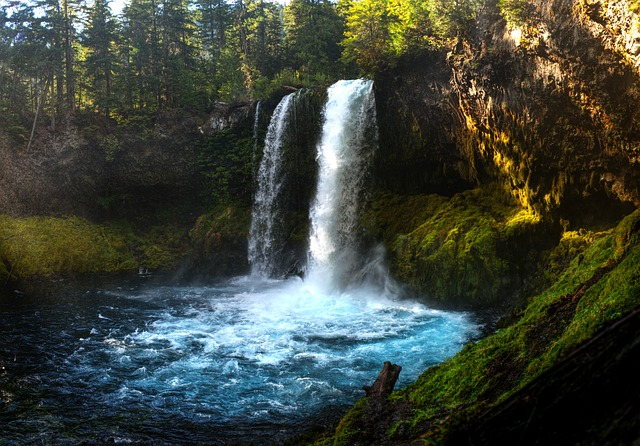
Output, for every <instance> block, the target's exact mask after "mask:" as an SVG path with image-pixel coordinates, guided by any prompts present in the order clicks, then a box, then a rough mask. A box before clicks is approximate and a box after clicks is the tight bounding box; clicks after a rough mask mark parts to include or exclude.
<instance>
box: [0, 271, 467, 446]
mask: <svg viewBox="0 0 640 446" xmlns="http://www.w3.org/2000/svg"><path fill="white" fill-rule="evenodd" d="M323 288H324V287H323ZM477 329H478V327H477V325H476V324H475V323H474V321H473V319H472V317H471V316H470V315H469V314H465V313H455V312H453V313H452V312H442V311H436V310H432V309H429V308H427V307H425V306H424V305H422V304H420V303H417V302H413V301H406V300H394V299H389V298H384V297H380V296H378V295H376V294H375V293H371V292H368V291H367V290H365V289H356V290H352V291H350V292H337V291H336V292H327V291H320V288H317V287H314V286H313V284H311V283H306V282H303V281H302V280H300V279H298V278H296V279H292V280H288V281H264V280H256V279H254V278H248V277H242V278H236V279H233V280H229V281H224V282H220V283H217V284H213V285H208V286H159V285H149V284H145V283H142V282H140V283H128V284H127V283H122V284H119V285H112V286H105V287H87V286H84V287H83V286H73V287H71V286H70V287H56V291H53V292H49V293H42V294H41V295H16V296H13V297H10V298H4V299H2V300H0V336H1V339H2V342H1V344H0V367H1V369H0V389H1V390H0V434H1V435H0V439H1V440H0V444H34V443H39V444H78V443H80V442H82V441H84V442H87V443H89V444H96V443H103V442H104V443H106V442H110V443H114V442H115V443H123V444H202V443H208V444H224V443H226V442H242V443H249V442H251V441H253V442H256V443H257V444H265V443H264V441H263V440H264V439H265V438H266V439H268V440H269V441H267V443H268V442H270V441H276V442H277V441H279V440H282V439H285V438H287V437H288V436H290V435H293V434H295V433H297V431H298V430H300V429H304V428H307V427H308V426H309V423H310V421H309V420H316V421H317V420H318V418H319V414H322V413H325V414H326V413H327V412H329V413H336V414H337V413H340V411H342V410H343V408H344V407H345V406H346V405H349V404H353V403H354V402H355V401H356V400H357V399H359V398H361V397H363V396H364V392H363V391H362V390H361V388H362V386H363V385H370V384H371V383H372V382H373V381H374V380H375V378H376V376H377V374H378V373H379V371H380V369H381V367H382V364H383V362H384V361H391V362H394V363H397V364H399V365H401V366H403V370H402V373H401V374H400V381H399V383H398V386H404V385H406V384H408V383H410V382H411V381H413V380H415V379H416V378H417V376H418V375H419V373H421V372H422V371H424V370H425V369H426V368H427V367H429V366H431V365H434V364H437V363H439V362H441V361H443V360H444V359H446V358H447V357H449V356H451V355H453V354H455V353H456V352H457V351H458V350H459V349H460V348H461V347H462V346H463V344H464V343H465V342H467V341H468V340H469V339H470V338H471V337H473V336H475V335H476V334H477Z"/></svg>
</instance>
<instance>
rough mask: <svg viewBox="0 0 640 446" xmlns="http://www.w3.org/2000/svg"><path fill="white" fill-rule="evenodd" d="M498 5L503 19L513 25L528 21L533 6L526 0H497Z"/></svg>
mask: <svg viewBox="0 0 640 446" xmlns="http://www.w3.org/2000/svg"><path fill="white" fill-rule="evenodd" d="M498 7H499V8H500V13H501V14H502V16H503V17H504V19H505V20H506V21H507V22H508V23H510V24H513V25H515V26H523V25H525V24H526V23H528V22H530V21H531V19H532V17H533V14H534V12H535V7H534V6H533V5H532V4H531V3H529V1H528V0H499V1H498Z"/></svg>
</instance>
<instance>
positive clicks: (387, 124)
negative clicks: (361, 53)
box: [377, 0, 640, 227]
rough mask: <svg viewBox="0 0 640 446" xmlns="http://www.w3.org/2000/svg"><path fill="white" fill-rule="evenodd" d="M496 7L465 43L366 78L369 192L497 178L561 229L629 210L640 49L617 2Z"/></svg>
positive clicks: (637, 198)
mask: <svg viewBox="0 0 640 446" xmlns="http://www.w3.org/2000/svg"><path fill="white" fill-rule="evenodd" d="M495 3H496V2H493V4H492V2H489V3H488V4H487V6H486V7H485V8H484V9H483V10H482V13H481V15H480V17H479V18H478V20H477V23H476V28H475V32H474V35H473V37H472V38H470V39H467V40H460V41H458V43H457V44H456V45H455V46H453V47H451V48H450V49H449V51H448V52H445V51H442V52H436V53H432V54H430V55H427V56H423V57H422V58H418V59H411V60H404V61H401V63H399V64H398V67H397V68H396V69H395V70H393V71H389V72H386V73H383V74H382V75H380V76H379V78H378V79H377V99H378V107H379V109H380V111H379V116H380V121H381V127H380V151H379V153H378V159H377V165H378V166H379V168H378V179H379V182H378V184H379V186H380V187H381V188H383V189H386V190H390V191H392V192H395V193H411V194H414V193H440V194H444V195H449V196H450V195H452V194H454V193H456V192H459V191H460V190H461V189H464V188H469V187H472V186H474V185H476V184H479V183H486V182H488V181H495V180H498V181H500V182H501V183H502V184H503V185H504V187H505V188H507V189H508V190H510V193H511V194H512V196H513V197H514V199H516V200H517V201H518V202H520V203H521V204H522V205H523V206H524V207H527V208H530V209H533V210H535V211H536V212H538V213H540V214H545V215H551V216H553V218H555V219H560V218H562V219H564V220H565V221H567V222H568V225H569V226H571V227H579V226H580V225H582V224H598V223H603V220H609V222H612V221H616V220H617V219H619V218H620V217H621V216H622V215H624V214H626V213H628V212H630V211H631V209H633V208H634V207H635V206H637V205H639V204H640V190H639V189H638V184H640V183H639V180H640V107H639V106H638V104H640V82H638V81H639V80H640V68H639V67H640V50H639V49H638V48H640V44H639V43H638V42H639V41H640V40H639V36H640V34H639V33H640V31H638V17H637V15H636V14H634V13H632V12H630V8H629V5H628V4H627V2H625V1H611V2H597V1H591V2H573V1H566V0H555V1H551V2H546V1H535V2H534V13H533V14H532V15H531V18H530V20H529V22H528V23H526V24H524V25H520V26H516V25H514V24H509V23H507V22H506V21H505V20H504V19H503V18H502V16H501V15H500V14H499V9H498V8H497V5H496V4H495Z"/></svg>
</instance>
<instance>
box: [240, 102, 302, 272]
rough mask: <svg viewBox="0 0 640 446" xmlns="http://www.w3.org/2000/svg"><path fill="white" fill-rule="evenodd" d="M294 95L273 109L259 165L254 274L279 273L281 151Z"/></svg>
mask: <svg viewBox="0 0 640 446" xmlns="http://www.w3.org/2000/svg"><path fill="white" fill-rule="evenodd" d="M294 95H295V93H291V94H289V95H287V96H285V97H283V98H282V100H281V101H280V103H279V104H278V106H277V107H276V109H275V110H274V112H273V116H272V117H271V121H270V123H269V127H268V129H267V136H266V138H265V142H264V151H263V155H262V161H261V162H260V168H259V169H258V178H257V182H258V188H257V191H256V195H255V198H254V203H253V210H252V212H253V213H252V218H251V228H250V230H249V252H248V256H249V263H250V264H251V268H252V274H253V275H256V276H260V277H270V276H272V275H274V274H275V273H277V271H276V263H275V262H276V256H277V255H278V253H279V249H280V248H281V247H280V246H278V244H279V243H280V241H279V239H278V224H279V219H280V218H281V213H280V208H279V201H280V199H281V191H282V184H283V180H284V178H283V177H282V152H283V145H284V138H285V136H286V132H287V129H288V127H289V122H290V119H289V114H290V110H291V106H292V104H293V103H294V100H293V99H294Z"/></svg>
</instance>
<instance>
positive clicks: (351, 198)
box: [308, 79, 380, 287]
mask: <svg viewBox="0 0 640 446" xmlns="http://www.w3.org/2000/svg"><path fill="white" fill-rule="evenodd" d="M376 146H377V126H376V113H375V99H374V94H373V82H372V81H368V80H362V79H360V80H349V81H339V82H337V83H335V84H334V85H332V86H331V87H330V88H329V90H328V98H327V102H326V105H325V108H324V123H323V126H322V136H321V139H320V142H319V144H318V152H317V160H318V167H319V175H318V184H317V191H316V197H315V200H314V201H313V203H312V206H311V212H310V219H311V234H310V239H309V248H310V254H309V265H308V274H309V276H310V277H315V278H316V279H317V280H319V281H322V282H324V283H326V284H330V285H331V286H338V287H342V286H343V285H345V284H347V283H352V282H353V280H354V278H356V277H357V276H358V275H360V274H362V271H363V270H364V269H376V268H372V265H375V264H376V263H379V261H378V259H379V258H380V256H378V255H374V256H373V260H367V256H366V255H364V254H363V249H362V248H363V247H362V246H361V245H362V241H361V239H360V238H361V237H360V235H359V233H360V231H359V225H360V222H359V218H360V216H361V211H362V209H361V208H362V205H363V201H364V199H365V198H366V195H367V192H368V190H369V189H370V184H369V182H368V179H369V173H370V172H369V170H370V164H371V159H372V156H373V153H374V151H375V148H376ZM372 262H373V263H372ZM317 280H316V281H317Z"/></svg>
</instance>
